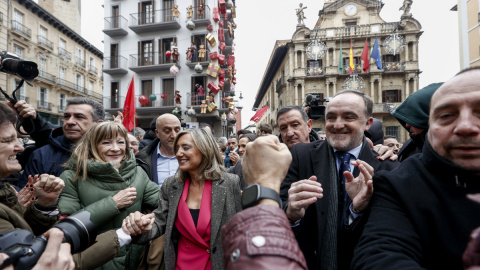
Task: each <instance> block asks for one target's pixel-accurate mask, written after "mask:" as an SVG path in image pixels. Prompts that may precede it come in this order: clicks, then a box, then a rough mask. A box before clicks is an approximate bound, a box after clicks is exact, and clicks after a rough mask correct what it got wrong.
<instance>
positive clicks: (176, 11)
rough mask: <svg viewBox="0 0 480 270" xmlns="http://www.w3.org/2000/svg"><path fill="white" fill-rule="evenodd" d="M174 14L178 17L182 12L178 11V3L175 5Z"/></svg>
mask: <svg viewBox="0 0 480 270" xmlns="http://www.w3.org/2000/svg"><path fill="white" fill-rule="evenodd" d="M172 16H173V17H177V18H178V16H180V12H179V11H178V5H177V4H175V5H173V8H172Z"/></svg>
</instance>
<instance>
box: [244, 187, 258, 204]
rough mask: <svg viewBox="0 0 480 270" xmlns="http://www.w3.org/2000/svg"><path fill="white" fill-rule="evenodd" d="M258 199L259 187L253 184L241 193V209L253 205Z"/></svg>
mask: <svg viewBox="0 0 480 270" xmlns="http://www.w3.org/2000/svg"><path fill="white" fill-rule="evenodd" d="M259 197H260V187H259V185H258V184H253V185H251V186H249V187H247V188H246V189H245V190H243V193H242V207H243V208H247V207H250V206H252V205H255V204H256V203H257V202H258V198H259Z"/></svg>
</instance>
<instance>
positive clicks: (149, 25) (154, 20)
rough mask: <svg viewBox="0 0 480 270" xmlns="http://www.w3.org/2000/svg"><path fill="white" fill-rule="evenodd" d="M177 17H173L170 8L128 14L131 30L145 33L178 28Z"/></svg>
mask: <svg viewBox="0 0 480 270" xmlns="http://www.w3.org/2000/svg"><path fill="white" fill-rule="evenodd" d="M180 27H181V26H180V23H179V18H177V17H174V16H173V14H172V10H171V9H161V10H155V11H151V12H141V13H132V14H130V26H129V28H130V29H132V31H133V32H135V33H137V34H140V33H147V32H157V31H164V30H174V29H180Z"/></svg>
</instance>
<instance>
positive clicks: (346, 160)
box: [280, 90, 398, 269]
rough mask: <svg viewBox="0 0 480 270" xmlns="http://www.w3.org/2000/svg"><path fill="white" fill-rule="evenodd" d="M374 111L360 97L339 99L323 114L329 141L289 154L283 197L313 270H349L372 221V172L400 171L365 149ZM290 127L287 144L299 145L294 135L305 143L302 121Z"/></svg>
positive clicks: (301, 146)
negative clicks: (369, 219) (367, 222)
mask: <svg viewBox="0 0 480 270" xmlns="http://www.w3.org/2000/svg"><path fill="white" fill-rule="evenodd" d="M372 107H373V102H372V100H371V98H370V97H368V96H367V95H365V94H364V93H362V92H358V91H354V90H344V91H341V92H339V93H337V95H335V96H334V97H333V98H332V99H331V100H330V102H329V103H328V105H327V108H326V111H325V123H326V126H325V131H326V141H324V140H319V141H314V142H311V143H309V144H305V143H298V144H295V145H294V146H293V147H292V148H291V149H290V151H291V153H292V163H291V165H290V169H289V171H288V174H287V176H286V178H285V180H284V181H283V183H282V187H281V191H280V195H281V197H282V200H283V202H284V205H286V207H285V212H286V215H287V217H288V219H289V220H290V222H291V224H292V226H293V227H292V229H293V231H294V233H295V237H296V238H297V241H298V244H299V246H300V248H301V249H302V252H303V254H304V255H305V259H306V261H307V264H308V268H309V269H349V266H350V262H351V259H352V256H353V249H354V247H355V245H356V244H357V241H358V238H359V237H360V235H361V233H362V230H363V224H364V222H365V219H366V217H367V216H368V209H369V207H368V206H369V202H370V197H371V195H372V193H373V187H372V181H371V179H372V175H373V171H379V170H391V169H393V168H395V167H396V166H398V163H397V162H392V161H390V160H388V159H387V160H385V161H383V162H382V161H380V160H378V159H377V158H376V157H377V156H378V154H377V153H375V152H374V151H373V150H372V148H370V146H369V145H368V143H367V140H366V138H365V136H364V131H365V130H367V129H368V128H369V127H370V126H371V125H372V122H373V118H372ZM298 116H300V114H299V115H298ZM289 122H290V123H292V124H290V125H289V126H286V128H288V129H292V131H288V132H285V134H290V135H291V138H292V139H288V138H286V139H287V142H294V141H296V140H293V138H294V133H295V131H300V130H303V132H301V133H302V134H303V138H304V137H305V136H304V135H305V131H306V130H305V127H304V126H303V125H304V124H302V122H301V119H299V120H297V121H289ZM307 127H308V125H307ZM299 134H300V133H299ZM307 134H308V133H307ZM297 137H298V138H300V137H301V136H297ZM287 145H288V144H287ZM341 157H342V158H341ZM340 171H341V173H340ZM345 171H349V172H348V173H347V172H345ZM344 172H345V174H344ZM350 172H351V173H350ZM354 177H355V179H354ZM337 250H341V251H342V252H337Z"/></svg>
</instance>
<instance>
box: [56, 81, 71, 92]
mask: <svg viewBox="0 0 480 270" xmlns="http://www.w3.org/2000/svg"><path fill="white" fill-rule="evenodd" d="M57 84H58V85H59V86H61V87H63V88H67V89H69V90H74V91H75V90H76V88H75V84H74V83H72V82H69V81H67V80H65V79H61V78H57Z"/></svg>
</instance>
